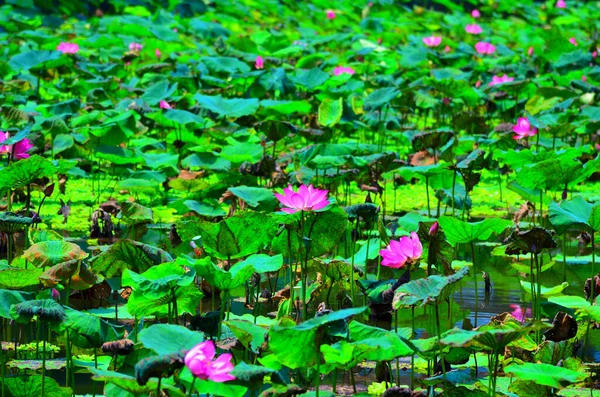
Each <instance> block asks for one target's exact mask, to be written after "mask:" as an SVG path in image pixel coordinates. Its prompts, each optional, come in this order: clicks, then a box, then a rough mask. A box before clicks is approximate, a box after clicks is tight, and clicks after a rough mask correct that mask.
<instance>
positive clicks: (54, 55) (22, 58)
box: [8, 50, 62, 72]
mask: <svg viewBox="0 0 600 397" xmlns="http://www.w3.org/2000/svg"><path fill="white" fill-rule="evenodd" d="M61 55H62V53H61V52H60V51H52V50H34V51H26V52H22V53H20V54H17V55H15V56H13V57H12V58H11V59H10V61H8V65H9V66H10V67H11V68H12V69H13V70H14V71H16V72H20V71H21V70H30V69H33V68H35V67H37V66H41V65H43V64H45V63H46V62H49V61H54V60H56V59H58V58H60V56H61Z"/></svg>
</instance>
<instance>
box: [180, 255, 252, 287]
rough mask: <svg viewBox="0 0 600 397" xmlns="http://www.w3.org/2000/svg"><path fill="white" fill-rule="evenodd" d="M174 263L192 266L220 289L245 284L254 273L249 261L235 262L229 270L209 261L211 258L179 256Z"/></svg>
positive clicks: (199, 274)
mask: <svg viewBox="0 0 600 397" xmlns="http://www.w3.org/2000/svg"><path fill="white" fill-rule="evenodd" d="M176 263H181V264H182V265H184V266H193V268H194V269H195V270H196V273H197V274H198V276H200V277H203V278H204V279H206V281H207V282H208V283H209V284H210V285H212V286H214V287H216V288H218V289H220V290H232V289H235V288H237V287H239V286H240V285H243V284H245V283H246V281H248V280H250V277H252V274H254V268H253V267H252V264H251V263H249V262H246V263H243V264H239V263H237V264H235V265H233V266H232V267H231V268H230V269H229V271H225V270H223V269H221V268H220V267H219V266H217V265H215V264H214V263H213V262H212V261H211V258H204V259H199V260H193V259H191V258H189V257H188V258H187V259H184V258H182V257H179V258H177V262H176Z"/></svg>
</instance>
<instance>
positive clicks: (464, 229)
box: [439, 216, 512, 246]
mask: <svg viewBox="0 0 600 397" xmlns="http://www.w3.org/2000/svg"><path fill="white" fill-rule="evenodd" d="M439 223H440V226H441V227H442V230H443V231H444V233H445V234H446V238H447V239H448V242H449V243H450V244H452V245H453V246H454V245H456V244H466V243H472V242H474V241H477V240H487V239H488V238H490V236H491V235H492V233H496V234H499V233H502V232H503V231H504V230H505V229H506V228H507V227H509V226H510V225H512V222H511V221H509V220H507V219H502V218H487V219H485V220H483V221H480V222H471V223H470V222H464V221H461V220H460V219H456V218H451V217H449V216H442V217H440V219H439Z"/></svg>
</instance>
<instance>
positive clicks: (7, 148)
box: [0, 131, 33, 160]
mask: <svg viewBox="0 0 600 397" xmlns="http://www.w3.org/2000/svg"><path fill="white" fill-rule="evenodd" d="M8 138H10V134H9V133H8V132H2V131H0V144H1V143H2V142H4V141H5V140H7V139H8ZM32 147H33V144H32V143H31V142H30V141H29V139H27V138H25V139H23V140H21V141H19V142H17V143H15V144H14V145H4V146H1V145H0V154H2V153H7V154H8V155H9V156H12V158H13V159H15V160H22V159H26V158H28V157H29V153H27V152H28V151H29V149H31V148H32Z"/></svg>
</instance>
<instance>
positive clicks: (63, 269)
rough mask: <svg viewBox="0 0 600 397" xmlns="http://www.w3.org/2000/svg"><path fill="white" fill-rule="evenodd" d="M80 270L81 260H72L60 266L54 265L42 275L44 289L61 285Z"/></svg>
mask: <svg viewBox="0 0 600 397" xmlns="http://www.w3.org/2000/svg"><path fill="white" fill-rule="evenodd" d="M78 268H79V260H78V259H72V260H70V261H66V262H63V263H59V264H58V265H54V266H52V267H51V268H49V269H47V270H46V271H45V272H44V273H42V274H41V275H40V281H41V283H42V284H43V285H44V287H47V288H51V287H56V285H58V284H60V283H64V282H66V281H68V280H69V279H70V278H71V277H73V275H74V274H75V273H77V269H78Z"/></svg>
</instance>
